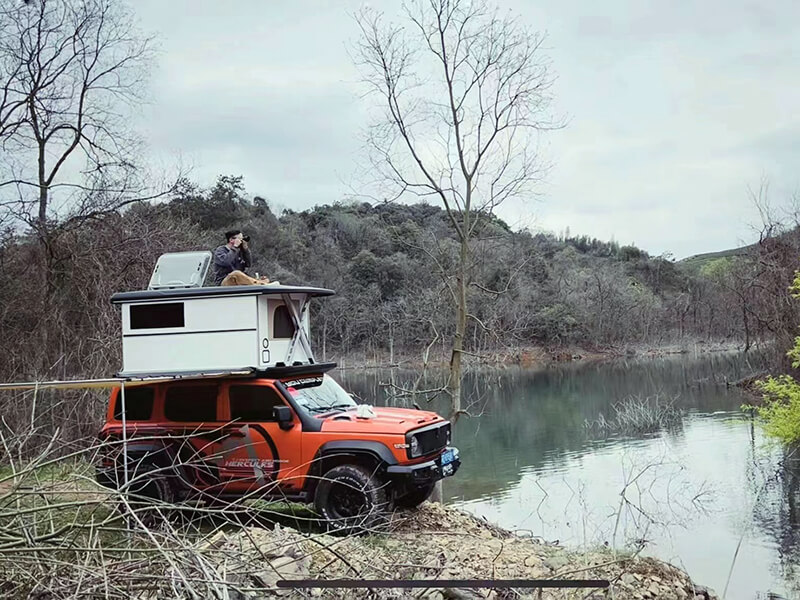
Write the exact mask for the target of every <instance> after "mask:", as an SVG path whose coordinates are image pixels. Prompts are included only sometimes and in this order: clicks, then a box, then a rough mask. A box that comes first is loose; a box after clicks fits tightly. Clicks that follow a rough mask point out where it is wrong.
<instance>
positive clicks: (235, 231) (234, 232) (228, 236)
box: [225, 229, 242, 242]
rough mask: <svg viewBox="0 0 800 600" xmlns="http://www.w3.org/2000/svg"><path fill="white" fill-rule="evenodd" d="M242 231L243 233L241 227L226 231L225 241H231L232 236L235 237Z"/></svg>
mask: <svg viewBox="0 0 800 600" xmlns="http://www.w3.org/2000/svg"><path fill="white" fill-rule="evenodd" d="M240 233H242V232H241V230H239V229H232V230H231V231H226V232H225V241H226V242H230V241H231V238H235V237H236V236H237V235H239V234H240Z"/></svg>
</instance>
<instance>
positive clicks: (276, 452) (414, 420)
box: [98, 367, 460, 500]
mask: <svg viewBox="0 0 800 600" xmlns="http://www.w3.org/2000/svg"><path fill="white" fill-rule="evenodd" d="M328 368H330V367H328ZM325 370H327V369H322V368H320V369H319V370H316V371H315V370H314V369H313V368H311V369H309V367H304V368H301V369H296V370H292V368H287V370H286V372H284V373H283V374H282V376H275V377H265V376H258V377H252V378H218V379H211V380H208V379H206V380H195V381H180V380H177V381H169V382H162V383H155V384H152V385H147V386H138V387H131V388H126V390H125V395H126V401H127V405H126V410H125V417H126V418H125V428H124V431H125V435H124V436H123V419H122V417H123V414H122V409H121V404H122V402H121V401H122V394H121V390H120V388H115V389H113V391H112V393H111V397H110V402H109V406H108V413H107V415H106V423H105V425H104V426H103V428H102V430H101V432H100V438H101V440H103V441H104V442H105V448H106V450H105V452H104V453H103V460H102V461H101V462H102V468H101V469H100V470H99V471H98V479H99V480H100V481H101V483H103V484H104V485H108V486H109V487H117V488H118V487H120V486H121V485H122V484H123V480H124V474H123V469H121V465H122V461H123V459H124V456H123V454H124V455H126V456H127V460H128V464H129V465H130V464H132V463H135V462H136V461H141V460H144V459H146V460H148V461H151V462H152V461H153V460H156V461H158V463H159V464H160V465H162V466H163V468H164V469H169V470H170V472H174V473H175V480H176V482H177V485H178V486H179V488H180V491H181V496H182V497H187V498H188V497H192V496H199V497H201V498H202V497H209V496H214V497H227V498H237V497H243V496H247V497H249V496H250V495H262V494H263V495H266V496H277V497H281V498H287V499H297V500H309V499H310V498H312V497H313V493H314V489H315V487H316V482H317V481H318V480H319V478H320V477H321V476H323V475H324V473H325V472H326V471H327V470H329V469H330V468H331V467H332V466H335V465H339V464H349V463H355V464H360V465H364V466H366V467H368V468H369V469H370V470H372V471H373V472H375V473H378V474H380V476H381V477H382V478H383V479H384V480H385V481H387V482H388V484H389V485H390V486H391V489H392V494H394V495H395V496H402V495H403V494H406V493H408V492H409V491H410V490H413V489H414V488H415V487H419V486H425V485H430V484H431V483H432V482H435V481H436V480H438V479H441V478H442V477H446V476H450V475H452V474H454V473H455V472H456V470H457V469H458V467H459V465H460V459H459V456H458V451H457V450H456V449H455V448H451V447H449V443H450V423H449V422H448V421H447V420H445V419H443V418H442V417H441V416H439V415H438V414H436V413H434V412H428V411H422V410H415V409H405V408H377V407H376V408H370V409H367V410H366V411H364V410H363V409H359V407H358V405H356V404H355V403H352V405H351V406H348V403H347V399H348V398H349V394H347V397H345V396H343V395H342V394H346V392H344V390H342V388H341V387H339V386H338V384H336V383H335V381H333V379H332V378H330V376H329V375H326V374H324V371H325ZM323 392H324V393H323ZM334 396H335V398H336V399H337V400H339V401H341V404H337V405H336V407H335V408H334V407H333V406H332V405H331V406H330V409H329V410H325V407H326V405H325V404H324V403H325V402H331V398H333V397H334ZM123 438H124V452H123V444H122V441H123ZM129 469H130V467H129Z"/></svg>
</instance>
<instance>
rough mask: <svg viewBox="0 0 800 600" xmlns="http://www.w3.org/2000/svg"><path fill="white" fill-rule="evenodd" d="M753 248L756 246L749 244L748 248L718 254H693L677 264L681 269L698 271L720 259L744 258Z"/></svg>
mask: <svg viewBox="0 0 800 600" xmlns="http://www.w3.org/2000/svg"><path fill="white" fill-rule="evenodd" d="M755 247H756V244H750V245H749V246H741V247H739V248H730V249H728V250H720V251H718V252H705V253H703V254H695V255H693V256H688V257H686V258H684V259H681V260H680V261H678V263H679V264H680V265H681V266H683V267H686V268H689V269H693V270H695V271H699V270H700V269H701V268H702V267H703V266H704V265H707V264H708V263H710V262H712V261H714V260H717V259H720V258H728V257H732V256H746V255H747V254H748V253H749V252H752V251H753V250H754V249H755Z"/></svg>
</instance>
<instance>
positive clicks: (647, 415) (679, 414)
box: [585, 395, 683, 435]
mask: <svg viewBox="0 0 800 600" xmlns="http://www.w3.org/2000/svg"><path fill="white" fill-rule="evenodd" d="M611 408H612V410H613V411H614V415H613V416H611V417H610V418H607V417H606V416H605V415H604V414H602V413H600V416H599V417H598V418H597V419H596V420H594V421H589V420H587V421H586V422H585V426H586V428H587V429H589V430H590V431H599V432H601V433H606V434H612V433H621V434H629V435H631V434H643V433H652V432H655V431H660V430H661V429H667V428H670V427H675V426H678V425H681V424H682V423H683V411H682V410H681V409H680V408H678V407H676V406H675V398H672V399H671V400H664V399H663V398H662V397H661V396H659V395H655V396H647V397H644V398H643V397H641V396H630V397H628V398H626V399H625V400H622V401H621V402H617V403H615V404H613V405H612V407H611Z"/></svg>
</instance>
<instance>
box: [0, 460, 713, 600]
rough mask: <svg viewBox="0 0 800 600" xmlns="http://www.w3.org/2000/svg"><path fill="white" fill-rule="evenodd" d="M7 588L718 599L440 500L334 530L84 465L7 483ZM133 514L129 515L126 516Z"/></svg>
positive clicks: (2, 516)
mask: <svg viewBox="0 0 800 600" xmlns="http://www.w3.org/2000/svg"><path fill="white" fill-rule="evenodd" d="M0 479H2V482H1V483H0V596H2V597H7V598H35V599H38V600H56V599H58V600H62V599H63V600H67V599H69V600H77V599H78V598H81V599H84V598H91V599H94V598H98V599H99V598H137V599H142V600H145V599H155V598H181V599H183V598H187V599H194V598H219V599H237V600H238V599H250V598H252V599H255V598H270V597H274V596H288V595H292V596H293V597H325V598H353V597H361V598H437V599H438V598H512V597H513V598H524V597H531V598H587V597H604V596H603V594H605V593H608V594H609V596H607V597H616V598H676V599H686V598H691V599H694V598H696V597H698V595H699V597H700V598H706V597H709V596H708V593H707V592H706V591H705V590H703V589H702V588H698V587H695V586H694V585H693V584H692V582H691V580H690V579H689V577H688V576H687V575H686V574H685V573H683V572H682V571H680V570H679V569H677V568H675V567H672V566H670V565H667V564H665V563H662V562H660V561H657V560H654V559H649V558H641V557H638V556H636V555H633V554H625V553H619V552H615V551H613V550H611V549H608V548H605V547H603V548H600V549H598V550H596V551H591V552H583V553H578V552H571V551H569V550H567V549H565V548H562V547H559V546H556V545H552V544H549V543H547V542H545V541H543V540H540V539H536V538H532V537H530V536H529V535H517V534H515V533H513V532H510V531H506V530H503V529H501V528H498V527H496V526H493V525H491V524H489V523H487V522H486V521H484V520H482V519H479V518H477V517H475V516H472V515H469V514H467V513H464V512H461V511H459V510H456V509H453V508H448V507H445V506H442V505H438V504H430V503H425V504H423V505H422V507H421V508H420V509H418V510H416V511H407V512H396V513H394V515H393V518H392V520H391V523H390V525H389V527H388V529H387V530H386V531H382V532H376V533H371V534H368V535H358V536H343V535H331V534H328V533H325V531H324V527H322V526H321V524H320V523H319V521H318V520H317V519H316V518H315V515H313V513H311V512H309V511H306V510H305V509H303V508H302V507H299V506H296V505H288V504H287V505H283V506H281V507H277V506H276V505H266V504H264V503H259V502H247V503H243V504H237V505H216V506H203V505H197V506H194V507H177V506H175V505H159V506H157V507H156V508H155V512H156V513H157V515H158V516H159V518H158V519H152V518H150V517H152V513H153V510H154V509H153V508H152V507H149V508H144V507H138V506H137V507H135V508H134V506H132V505H131V504H130V503H129V501H128V499H126V498H125V497H124V496H121V495H119V494H117V493H114V492H111V491H109V490H106V489H104V488H100V487H99V486H97V485H96V484H94V483H93V481H92V479H91V468H90V465H89V464H88V463H87V462H86V461H85V460H79V461H78V462H75V460H70V461H68V462H64V461H55V462H50V463H48V462H47V461H43V460H42V461H40V464H39V465H38V466H37V465H35V464H34V465H26V466H25V467H22V468H19V465H16V466H15V470H14V471H12V470H10V469H6V470H5V471H4V475H3V476H2V477H0ZM120 509H122V510H120ZM343 578H346V579H359V580H374V579H380V580H385V579H391V580H408V579H430V580H436V579H440V580H445V579H545V580H547V579H562V578H566V579H606V580H608V581H610V584H611V587H610V591H609V592H604V591H603V590H599V589H598V590H586V589H583V590H574V589H573V590H569V589H560V590H559V589H549V590H547V589H546V590H543V591H541V592H540V591H539V590H530V589H528V590H524V589H520V590H491V589H481V590H469V589H463V588H462V589H459V588H436V587H434V586H435V583H434V582H433V581H432V582H431V585H432V587H431V588H428V589H424V588H423V589H411V590H403V589H397V588H392V589H385V588H376V589H361V590H348V589H335V588H334V589H325V590H323V589H319V588H311V589H306V590H300V591H297V590H288V589H285V588H280V587H278V581H280V580H285V579H288V580H291V579H315V580H331V579H343Z"/></svg>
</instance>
